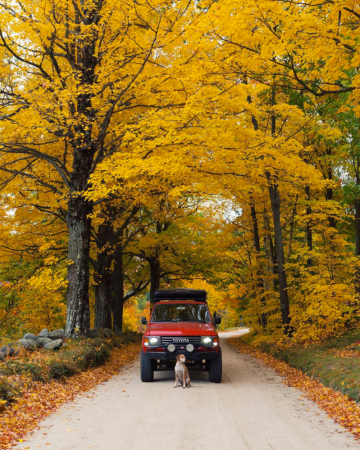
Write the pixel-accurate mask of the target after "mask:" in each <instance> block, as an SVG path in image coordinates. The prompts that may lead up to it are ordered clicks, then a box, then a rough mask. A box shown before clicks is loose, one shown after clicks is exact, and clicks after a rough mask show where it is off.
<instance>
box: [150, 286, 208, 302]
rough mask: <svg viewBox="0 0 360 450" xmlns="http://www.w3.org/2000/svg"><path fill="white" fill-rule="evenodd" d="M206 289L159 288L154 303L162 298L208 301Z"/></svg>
mask: <svg viewBox="0 0 360 450" xmlns="http://www.w3.org/2000/svg"><path fill="white" fill-rule="evenodd" d="M206 295H207V294H206V291H205V290H204V289H159V290H157V291H155V293H154V303H157V302H160V301H162V300H195V301H197V302H204V303H206Z"/></svg>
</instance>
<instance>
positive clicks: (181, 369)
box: [174, 355, 191, 388]
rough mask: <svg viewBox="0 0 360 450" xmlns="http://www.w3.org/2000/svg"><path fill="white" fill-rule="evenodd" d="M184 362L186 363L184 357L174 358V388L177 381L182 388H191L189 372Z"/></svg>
mask: <svg viewBox="0 0 360 450" xmlns="http://www.w3.org/2000/svg"><path fill="white" fill-rule="evenodd" d="M185 361H186V358H185V355H177V356H176V364H175V386H174V388H176V387H177V382H178V381H180V383H181V384H182V385H183V388H185V387H188V388H189V387H191V384H190V375H189V370H188V368H187V367H186V365H185Z"/></svg>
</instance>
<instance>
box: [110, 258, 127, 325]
mask: <svg viewBox="0 0 360 450" xmlns="http://www.w3.org/2000/svg"><path fill="white" fill-rule="evenodd" d="M112 287H113V308H114V309H113V311H114V312H113V330H114V331H117V332H122V329H123V311H124V268H123V255H122V251H121V250H118V251H117V253H116V255H115V261H114V272H113V283H112Z"/></svg>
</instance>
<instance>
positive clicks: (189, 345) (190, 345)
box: [186, 344, 195, 352]
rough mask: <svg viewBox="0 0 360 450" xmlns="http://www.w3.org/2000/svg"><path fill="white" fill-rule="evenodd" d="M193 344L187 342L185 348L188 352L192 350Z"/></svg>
mask: <svg viewBox="0 0 360 450" xmlns="http://www.w3.org/2000/svg"><path fill="white" fill-rule="evenodd" d="M194 348H195V347H194V346H193V345H192V344H188V345H187V346H186V350H187V351H188V352H192V351H194Z"/></svg>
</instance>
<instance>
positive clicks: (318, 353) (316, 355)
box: [260, 328, 360, 403]
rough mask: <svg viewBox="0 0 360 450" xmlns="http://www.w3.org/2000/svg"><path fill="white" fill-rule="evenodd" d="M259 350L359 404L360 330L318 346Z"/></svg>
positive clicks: (268, 347)
mask: <svg viewBox="0 0 360 450" xmlns="http://www.w3.org/2000/svg"><path fill="white" fill-rule="evenodd" d="M260 348H261V350H262V351H265V352H266V353H269V354H271V355H273V356H275V357H276V358H278V359H280V360H282V361H284V362H286V363H288V364H289V365H290V366H292V367H294V368H296V369H300V370H302V371H303V372H304V373H305V374H307V375H309V376H310V377H312V378H314V379H316V380H317V381H319V382H321V383H322V384H323V385H324V386H327V387H330V388H332V389H334V390H336V391H340V392H341V393H343V394H345V395H346V396H348V397H349V398H351V399H353V400H355V401H356V402H358V403H360V328H354V329H351V330H348V331H347V332H346V333H344V334H342V335H341V336H338V337H332V338H329V339H327V340H325V341H324V342H321V343H318V344H311V345H307V346H303V345H302V346H300V345H296V346H292V347H289V348H278V347H276V346H267V345H266V344H263V345H261V347H260Z"/></svg>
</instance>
